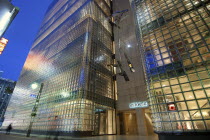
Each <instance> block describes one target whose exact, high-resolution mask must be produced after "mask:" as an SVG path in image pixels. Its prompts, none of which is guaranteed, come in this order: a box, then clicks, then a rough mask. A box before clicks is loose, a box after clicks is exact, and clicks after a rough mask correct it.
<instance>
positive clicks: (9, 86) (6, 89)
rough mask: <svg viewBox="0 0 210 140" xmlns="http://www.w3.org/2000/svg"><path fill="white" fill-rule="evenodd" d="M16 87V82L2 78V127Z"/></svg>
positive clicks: (0, 105) (0, 122)
mask: <svg viewBox="0 0 210 140" xmlns="http://www.w3.org/2000/svg"><path fill="white" fill-rule="evenodd" d="M14 87H15V82H14V81H12V80H9V79H4V78H1V77H0V126H1V125H2V123H3V121H4V114H5V112H6V109H7V106H8V103H9V101H10V98H11V96H12V91H13V89H14Z"/></svg>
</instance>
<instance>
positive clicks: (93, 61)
mask: <svg viewBox="0 0 210 140" xmlns="http://www.w3.org/2000/svg"><path fill="white" fill-rule="evenodd" d="M111 9H112V8H111V1H110V0H54V1H53V2H52V4H51V5H50V6H49V8H48V10H47V12H46V15H45V18H44V20H43V22H42V25H41V28H40V30H39V33H38V35H37V37H36V39H35V41H34V44H33V46H32V48H31V50H30V53H29V55H28V57H27V60H26V62H25V64H24V67H23V70H22V72H21V76H20V78H19V80H18V82H17V85H16V88H15V90H14V94H13V97H12V98H11V102H10V104H9V107H8V109H7V112H6V115H5V117H6V119H5V122H4V124H3V125H4V127H6V126H8V125H9V124H10V123H12V124H13V127H14V129H15V130H14V131H18V132H22V133H27V130H28V129H29V124H30V121H31V116H32V115H31V113H32V109H33V107H34V104H35V100H36V96H37V94H38V92H39V90H40V89H41V85H43V88H42V90H41V98H40V101H39V103H38V104H39V105H38V110H37V113H36V116H35V120H34V121H33V122H34V123H33V125H32V129H31V133H38V134H46V132H49V131H59V132H60V135H81V136H84V135H103V134H115V133H116V132H115V129H116V128H115V81H114V80H113V74H114V69H113V67H110V66H108V65H110V64H113V59H112V56H113V52H114V48H113V43H112V26H111V25H110V23H109V18H107V17H108V16H110V12H111ZM55 119H56V120H55Z"/></svg>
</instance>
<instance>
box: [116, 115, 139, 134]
mask: <svg viewBox="0 0 210 140" xmlns="http://www.w3.org/2000/svg"><path fill="white" fill-rule="evenodd" d="M119 119H120V120H119V121H120V134H121V135H138V127H137V118H136V112H135V111H126V112H122V113H119Z"/></svg>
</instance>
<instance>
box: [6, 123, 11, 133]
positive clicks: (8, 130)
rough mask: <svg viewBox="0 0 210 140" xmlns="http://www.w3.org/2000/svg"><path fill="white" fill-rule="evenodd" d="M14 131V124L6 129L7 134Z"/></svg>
mask: <svg viewBox="0 0 210 140" xmlns="http://www.w3.org/2000/svg"><path fill="white" fill-rule="evenodd" d="M11 130H12V124H10V125H9V126H8V127H7V129H6V134H8V135H9V134H10V131H11Z"/></svg>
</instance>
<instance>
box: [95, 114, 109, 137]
mask: <svg viewBox="0 0 210 140" xmlns="http://www.w3.org/2000/svg"><path fill="white" fill-rule="evenodd" d="M94 127H95V128H94V135H104V134H106V112H105V111H103V110H102V111H98V112H96V113H95V126H94Z"/></svg>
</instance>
